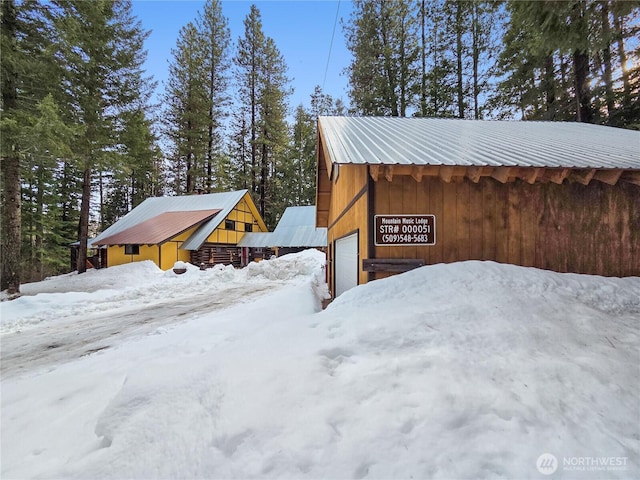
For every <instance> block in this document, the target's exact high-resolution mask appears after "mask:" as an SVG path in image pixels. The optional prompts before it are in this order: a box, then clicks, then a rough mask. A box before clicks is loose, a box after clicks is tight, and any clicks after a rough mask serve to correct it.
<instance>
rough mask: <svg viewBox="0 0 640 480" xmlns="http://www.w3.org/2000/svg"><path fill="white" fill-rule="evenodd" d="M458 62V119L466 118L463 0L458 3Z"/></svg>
mask: <svg viewBox="0 0 640 480" xmlns="http://www.w3.org/2000/svg"><path fill="white" fill-rule="evenodd" d="M456 61H457V74H458V83H457V87H456V90H457V93H458V117H460V118H464V85H463V82H462V0H458V1H457V2H456Z"/></svg>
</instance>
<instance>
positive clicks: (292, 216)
mask: <svg viewBox="0 0 640 480" xmlns="http://www.w3.org/2000/svg"><path fill="white" fill-rule="evenodd" d="M315 225H316V207H315V206H314V205H311V206H303V207H288V208H287V209H286V210H285V211H284V213H283V214H282V218H281V219H280V221H279V222H278V225H277V226H276V228H275V230H274V231H273V232H270V233H247V234H245V236H244V237H242V240H240V242H239V243H238V246H239V247H326V246H327V229H326V228H316V226H315Z"/></svg>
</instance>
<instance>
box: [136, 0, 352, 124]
mask: <svg viewBox="0 0 640 480" xmlns="http://www.w3.org/2000/svg"><path fill="white" fill-rule="evenodd" d="M204 3H205V2H204V0H202V1H200V0H133V13H134V15H135V16H136V17H137V18H138V19H139V20H140V21H141V23H142V25H143V27H144V29H145V30H151V31H152V32H151V35H150V36H149V38H148V39H147V41H146V43H145V48H146V49H147V50H148V57H147V62H146V64H145V69H146V71H147V73H148V74H150V75H152V76H153V77H154V79H155V80H156V81H158V88H157V92H156V94H158V95H160V94H161V93H162V92H163V91H164V86H163V84H162V82H166V80H167V76H168V70H167V65H168V62H169V60H170V59H171V58H172V56H171V49H172V48H175V45H176V39H177V38H178V32H179V31H180V29H181V28H182V27H183V26H184V25H186V24H187V23H188V22H190V21H193V20H195V19H196V16H197V12H198V11H202V9H203V7H204ZM251 4H256V5H257V7H258V9H259V10H260V13H261V15H262V28H263V30H264V33H265V34H266V35H268V36H270V37H271V38H273V39H274V41H275V43H276V45H277V47H278V49H279V50H280V52H281V53H282V55H283V56H284V59H285V61H286V63H287V66H288V68H289V70H288V76H289V78H290V79H291V86H292V87H293V88H294V93H293V94H292V95H291V97H290V98H289V105H290V108H291V110H293V109H295V108H296V107H297V106H298V105H299V104H300V103H302V104H304V105H305V106H308V105H309V98H310V95H311V94H312V93H313V89H314V87H315V86H316V85H320V86H322V85H323V81H324V78H325V69H326V67H327V57H328V55H329V46H330V44H331V35H332V32H333V29H334V23H336V11H337V12H338V20H337V23H336V27H335V36H334V39H333V46H332V49H331V57H330V60H329V67H328V69H327V72H326V81H325V82H324V92H325V93H327V94H329V95H332V96H333V97H334V98H342V99H343V101H344V102H345V103H348V97H347V90H346V88H347V78H346V76H345V75H344V73H343V71H344V69H345V68H346V67H347V66H348V65H349V61H350V58H351V54H350V52H349V51H348V50H347V48H346V45H345V36H344V33H343V29H342V25H341V22H340V18H344V19H345V20H346V19H348V18H349V15H350V13H351V9H352V5H351V2H350V1H347V0H341V1H340V2H338V1H336V0H334V1H317V0H315V1H311V0H290V1H276V0H261V1H260V0H256V1H245V0H226V1H223V2H222V13H223V15H224V16H225V17H227V19H228V20H229V28H230V29H231V38H232V40H233V43H234V48H235V44H236V43H237V41H238V38H240V37H242V36H243V35H244V26H243V21H244V19H245V17H246V16H247V14H248V13H249V9H250V7H251ZM234 53H235V51H234ZM290 113H291V112H290Z"/></svg>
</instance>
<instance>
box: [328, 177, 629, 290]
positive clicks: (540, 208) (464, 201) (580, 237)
mask: <svg viewBox="0 0 640 480" xmlns="http://www.w3.org/2000/svg"><path fill="white" fill-rule="evenodd" d="M344 167H345V166H344V165H343V166H341V168H344ZM362 170H364V168H362ZM373 185H374V187H373V188H374V189H375V191H374V196H373V198H374V199H375V200H374V205H375V207H374V212H371V215H373V214H434V215H435V216H436V244H435V245H433V246H394V247H373V248H374V255H375V258H405V259H407V258H414V259H424V260H425V263H426V264H435V263H441V262H444V263H449V262H455V261H464V260H493V261H496V262H501V263H511V264H515V265H522V266H530V267H537V268H543V269H549V270H555V271H558V272H574V273H586V274H597V275H605V276H640V187H639V186H637V185H634V184H632V183H626V182H618V183H617V184H615V185H608V184H606V183H602V182H599V181H592V182H590V183H588V185H582V184H580V183H576V182H571V181H568V180H565V181H564V182H563V183H561V184H557V183H553V182H546V183H541V182H535V183H533V184H530V183H529V182H526V181H523V180H521V179H516V180H514V181H509V182H504V183H502V182H500V181H497V180H496V179H494V178H491V177H481V178H479V179H476V181H475V182H474V181H470V180H469V179H468V178H466V177H459V178H453V179H450V180H449V181H443V180H442V179H441V178H440V177H437V176H431V177H426V176H425V177H422V178H420V179H419V181H418V180H416V179H415V178H414V177H412V176H409V175H403V176H393V177H392V178H391V179H390V180H389V179H387V178H385V177H384V176H382V175H381V176H380V177H379V178H377V181H375V182H374V184H373ZM338 190H339V189H334V192H333V195H336V194H338V193H339V191H338ZM343 202H344V200H343ZM358 215H361V213H358ZM350 223H351V224H352V226H353V225H356V224H357V223H358V222H357V221H351V222H350ZM349 228H351V227H349V226H345V228H344V229H343V230H345V231H346V230H348V229H349ZM361 241H362V240H361ZM365 251H366V250H361V252H365ZM361 274H362V272H361ZM389 275H390V274H389V273H384V272H376V273H375V274H374V276H375V278H382V277H385V276H389Z"/></svg>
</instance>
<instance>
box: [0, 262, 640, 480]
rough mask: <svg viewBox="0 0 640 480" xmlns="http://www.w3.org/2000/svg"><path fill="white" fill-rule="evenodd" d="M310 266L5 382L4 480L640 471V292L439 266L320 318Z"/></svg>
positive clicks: (511, 270)
mask: <svg viewBox="0 0 640 480" xmlns="http://www.w3.org/2000/svg"><path fill="white" fill-rule="evenodd" d="M313 255H315V254H304V255H301V256H299V257H296V256H289V258H288V259H287V258H286V257H283V258H282V259H279V260H281V261H282V262H283V263H282V265H281V266H280V268H279V269H280V270H289V269H293V270H295V269H294V268H293V264H297V265H298V267H297V268H298V270H297V271H298V272H302V271H305V269H306V266H305V265H307V262H308V263H309V265H311V263H313V262H311V259H312V258H313ZM318 260H320V259H318ZM272 262H274V261H270V262H269V263H265V265H269V264H271V265H272V266H273V264H272ZM261 263H263V262H261ZM259 265H260V264H259ZM255 268H256V266H253V267H251V270H253V271H252V272H251V273H250V272H249V270H248V269H246V271H244V273H242V271H240V272H238V274H239V275H246V277H247V279H246V281H247V282H256V281H257V280H258V279H263V281H264V282H265V285H267V284H268V283H266V282H268V281H269V282H274V281H273V280H266V278H268V277H269V275H275V277H276V278H279V277H278V274H277V271H278V269H273V270H272V269H271V268H272V267H267V266H262V267H261V269H263V271H262V272H261V273H259V274H257V273H256V272H257V270H255ZM223 270H226V269H220V270H219V273H218V274H220V273H222V272H223ZM311 270H312V271H311V272H310V273H309V274H308V275H307V276H306V277H305V276H303V275H300V274H299V275H298V276H294V280H295V281H291V282H290V283H288V284H286V285H284V286H282V288H279V289H276V290H275V291H274V292H273V293H271V294H270V295H266V296H262V297H260V298H258V299H256V300H254V301H252V302H247V303H242V304H239V305H238V306H236V307H234V308H231V309H227V310H223V311H217V312H215V313H210V314H207V312H205V311H202V312H200V315H199V316H198V317H194V318H192V319H191V320H190V321H188V322H184V323H181V324H176V325H174V327H173V328H171V329H170V330H167V331H165V332H163V334H162V335H149V336H146V337H143V338H138V339H136V340H135V341H128V342H124V343H122V344H121V345H119V346H118V347H117V348H112V349H109V350H104V351H101V352H100V353H98V354H94V355H89V356H85V357H82V358H79V359H77V360H76V361H74V362H72V363H68V364H65V365H62V366H57V368H54V369H52V370H50V371H46V372H44V371H43V372H41V373H40V374H39V375H24V376H22V377H19V378H9V379H3V396H2V426H3V428H2V441H3V443H2V444H3V449H2V472H1V473H2V477H3V478H5V477H6V478H16V477H45V478H60V477H65V478H97V477H108V478H175V477H181V478H257V477H258V478H265V477H268V478H281V477H287V478H292V477H293V478H313V479H315V478H365V477H370V478H445V479H458V478H487V477H490V478H543V476H542V474H541V473H540V472H541V470H539V469H538V467H537V463H538V459H539V458H540V456H541V455H542V454H545V453H548V454H553V455H554V456H555V457H553V458H555V459H556V462H557V463H556V464H555V467H556V468H557V472H556V474H555V476H554V477H552V478H577V479H585V478H586V479H595V478H638V477H639V476H640V440H639V439H640V427H639V426H638V425H639V420H640V419H639V418H638V416H639V401H640V400H639V399H640V371H639V369H638V365H639V362H640V358H639V351H640V350H639V339H640V326H639V324H638V323H639V321H638V319H639V318H640V279H639V278H627V279H608V278H601V277H592V276H580V275H566V274H564V275H563V274H556V273H552V272H546V271H541V270H535V269H526V268H521V267H513V266H508V265H499V264H495V263H490V262H464V263H458V264H450V265H435V266H429V267H423V268H421V269H417V270H414V271H411V272H408V273H406V274H403V275H397V276H395V277H391V278H389V279H385V280H380V281H376V282H372V283H369V284H367V285H363V286H361V287H358V288H355V289H352V290H350V291H348V292H346V293H345V294H343V295H342V296H341V297H340V298H338V299H337V300H335V301H334V302H333V303H332V304H331V305H330V306H329V307H328V308H327V309H326V310H325V311H323V312H320V313H317V298H316V296H315V295H314V293H313V290H314V287H313V285H314V284H315V283H317V281H318V278H320V277H319V276H320V275H321V269H320V268H319V262H315V269H313V268H312V269H311ZM188 274H189V273H187V274H185V275H183V277H186V276H187V275H188ZM210 275H213V273H211V274H210ZM303 279H305V280H303ZM172 280H173V281H174V282H173V283H174V284H175V285H176V286H177V285H178V284H180V283H181V279H180V278H174V279H172ZM235 281H240V280H238V278H236V279H235ZM277 282H279V280H278V281H276V282H275V284H278V283H277ZM184 283H189V282H184ZM17 439H20V441H17ZM546 458H548V457H546ZM605 460H606V462H608V463H606V465H604V466H603V463H604V462H605ZM596 463H597V464H598V466H594V465H595V464H596ZM538 466H539V465H538ZM545 473H547V472H545Z"/></svg>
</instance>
